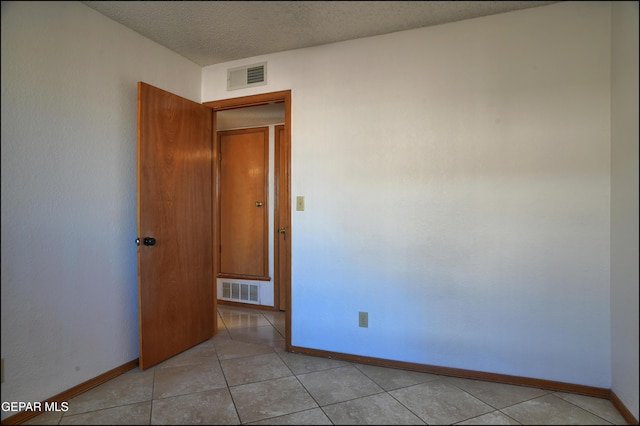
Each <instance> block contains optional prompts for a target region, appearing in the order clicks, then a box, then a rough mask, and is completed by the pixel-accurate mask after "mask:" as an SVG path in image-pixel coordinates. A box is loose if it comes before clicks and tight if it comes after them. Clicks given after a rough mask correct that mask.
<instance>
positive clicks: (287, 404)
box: [230, 376, 318, 423]
mask: <svg viewBox="0 0 640 426" xmlns="http://www.w3.org/2000/svg"><path fill="white" fill-rule="evenodd" d="M230 391H231V396H232V397H233V401H234V402H235V404H236V409H237V411H238V414H239V416H240V420H241V421H242V423H249V422H255V421H258V420H265V419H270V418H274V417H281V416H284V415H287V414H292V413H296V412H299V411H304V410H308V409H311V408H316V407H317V406H318V404H316V402H315V401H314V400H313V398H312V397H311V395H309V393H308V392H307V391H306V390H305V388H304V387H303V386H302V385H301V384H300V382H299V381H298V380H297V379H296V378H295V377H293V376H291V377H282V378H280V379H273V380H267V381H264V382H258V383H250V384H247V385H240V386H233V387H231V388H230Z"/></svg>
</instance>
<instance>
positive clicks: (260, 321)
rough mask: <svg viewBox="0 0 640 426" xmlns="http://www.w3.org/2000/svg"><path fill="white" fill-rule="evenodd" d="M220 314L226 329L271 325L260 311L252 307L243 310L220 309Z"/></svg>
mask: <svg viewBox="0 0 640 426" xmlns="http://www.w3.org/2000/svg"><path fill="white" fill-rule="evenodd" d="M220 316H221V317H222V321H223V322H224V325H225V326H226V327H227V329H229V330H231V329H234V328H253V327H261V326H271V323H270V322H269V320H267V318H265V316H264V315H262V314H261V313H260V311H257V310H253V309H244V310H230V309H227V310H221V311H220Z"/></svg>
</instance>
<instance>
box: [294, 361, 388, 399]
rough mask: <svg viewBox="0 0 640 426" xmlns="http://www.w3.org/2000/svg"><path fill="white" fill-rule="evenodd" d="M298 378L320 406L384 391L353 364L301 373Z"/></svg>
mask: <svg viewBox="0 0 640 426" xmlns="http://www.w3.org/2000/svg"><path fill="white" fill-rule="evenodd" d="M298 379H299V380H300V382H301V383H302V384H303V385H304V387H305V389H307V391H309V393H310V394H311V395H312V396H313V398H314V399H315V400H316V401H317V402H318V404H320V406H325V405H328V404H335V403H336V402H343V401H348V400H350V399H355V398H360V397H363V396H369V395H373V394H376V393H380V392H384V391H383V389H382V388H381V387H380V386H378V385H376V384H375V383H374V382H373V381H372V380H371V379H369V378H368V377H367V376H365V375H364V374H362V372H360V370H358V369H357V368H355V367H354V366H351V365H350V366H347V367H340V368H332V369H330V370H323V371H317V372H315V373H307V374H301V375H299V376H298Z"/></svg>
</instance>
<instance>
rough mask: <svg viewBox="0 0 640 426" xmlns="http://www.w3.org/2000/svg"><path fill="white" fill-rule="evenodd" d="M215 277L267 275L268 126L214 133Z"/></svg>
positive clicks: (259, 277) (266, 276) (262, 277)
mask: <svg viewBox="0 0 640 426" xmlns="http://www.w3.org/2000/svg"><path fill="white" fill-rule="evenodd" d="M218 145H219V147H220V273H219V276H227V277H237V278H247V279H265V280H268V279H269V263H268V260H269V246H268V244H269V239H268V237H267V235H268V234H267V232H268V226H269V223H268V218H269V205H268V199H269V191H268V187H269V185H268V170H269V163H268V161H269V128H268V127H257V128H252V129H240V130H229V131H225V132H218Z"/></svg>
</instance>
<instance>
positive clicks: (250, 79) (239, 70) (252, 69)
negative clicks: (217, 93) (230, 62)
mask: <svg viewBox="0 0 640 426" xmlns="http://www.w3.org/2000/svg"><path fill="white" fill-rule="evenodd" d="M265 84H267V63H266V62H260V63H258V64H253V65H245V66H242V67H236V68H229V69H228V70H227V90H236V89H244V88H246V87H253V86H263V85H265Z"/></svg>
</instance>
